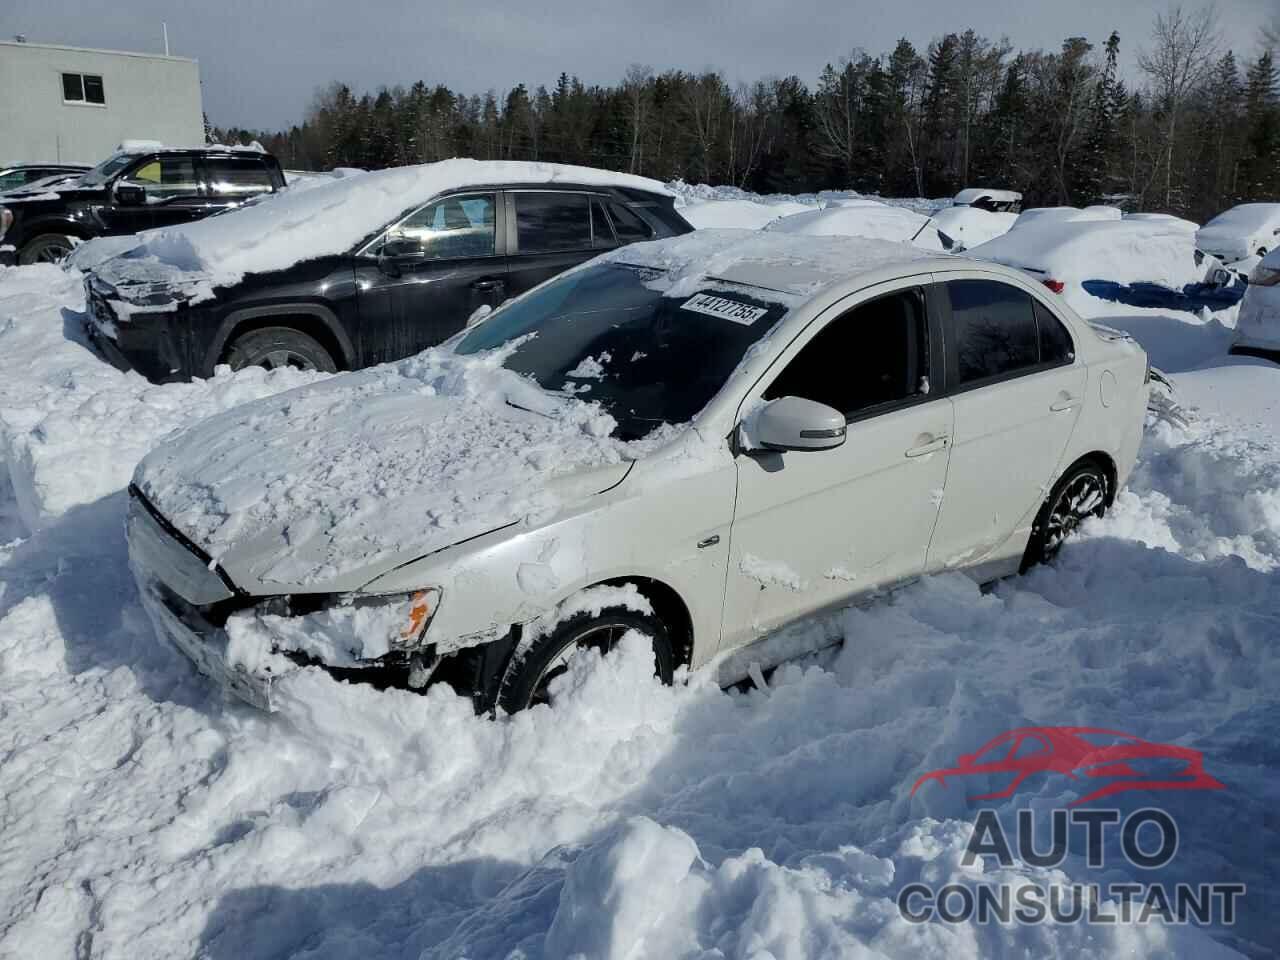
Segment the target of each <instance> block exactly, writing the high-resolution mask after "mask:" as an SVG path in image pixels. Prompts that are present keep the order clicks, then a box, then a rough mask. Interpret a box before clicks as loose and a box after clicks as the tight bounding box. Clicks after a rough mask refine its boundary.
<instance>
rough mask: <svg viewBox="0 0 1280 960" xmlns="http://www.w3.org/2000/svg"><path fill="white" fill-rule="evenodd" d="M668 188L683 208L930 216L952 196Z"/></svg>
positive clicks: (693, 186)
mask: <svg viewBox="0 0 1280 960" xmlns="http://www.w3.org/2000/svg"><path fill="white" fill-rule="evenodd" d="M667 189H668V190H670V191H671V192H672V193H674V194H675V196H676V205H677V206H679V207H681V208H683V207H685V206H687V205H691V204H694V203H699V202H701V201H704V200H750V201H751V202H753V203H759V204H763V205H770V206H772V205H777V204H787V203H799V204H802V205H804V206H806V207H815V208H820V207H825V206H837V205H839V204H842V203H849V202H853V203H872V204H879V205H881V206H890V207H902V208H905V209H907V210H914V211H915V212H916V213H919V214H923V215H924V216H926V217H927V216H930V215H932V214H933V213H935V212H936V211H938V210H941V209H943V208H944V207H949V206H951V198H950V197H939V198H936V199H929V198H926V197H880V196H867V195H865V194H861V193H858V192H857V191H856V190H821V191H819V192H818V193H797V194H789V193H768V194H761V193H752V192H750V191H749V190H743V189H741V188H740V187H731V186H725V185H717V186H710V185H708V184H705V183H698V184H691V183H685V182H684V181H683V180H672V181H671V182H669V183H668V184H667Z"/></svg>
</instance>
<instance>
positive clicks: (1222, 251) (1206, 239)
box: [1196, 203, 1280, 264]
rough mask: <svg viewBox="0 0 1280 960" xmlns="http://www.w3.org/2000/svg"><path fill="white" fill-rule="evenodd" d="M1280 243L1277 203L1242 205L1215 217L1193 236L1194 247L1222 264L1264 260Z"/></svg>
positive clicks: (1279, 215) (1278, 204)
mask: <svg viewBox="0 0 1280 960" xmlns="http://www.w3.org/2000/svg"><path fill="white" fill-rule="evenodd" d="M1278 244H1280V203H1242V204H1240V205H1239V206H1236V207H1232V208H1231V209H1230V210H1227V211H1224V212H1223V213H1220V214H1218V215H1217V216H1216V217H1214V218H1213V219H1212V220H1210V221H1209V222H1208V223H1206V224H1205V225H1204V226H1203V227H1201V228H1200V230H1199V232H1198V233H1197V234H1196V246H1197V247H1199V248H1200V249H1201V250H1203V251H1204V252H1205V253H1211V254H1213V255H1214V256H1215V257H1217V258H1218V259H1219V260H1221V261H1222V262H1223V263H1227V264H1232V263H1235V262H1236V261H1238V260H1243V259H1245V258H1246V257H1252V256H1259V257H1265V256H1266V255H1267V254H1268V253H1269V252H1270V251H1272V250H1274V249H1276V246H1277V245H1278Z"/></svg>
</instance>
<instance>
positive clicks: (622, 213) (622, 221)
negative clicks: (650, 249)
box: [609, 200, 653, 243]
mask: <svg viewBox="0 0 1280 960" xmlns="http://www.w3.org/2000/svg"><path fill="white" fill-rule="evenodd" d="M609 215H610V216H611V217H613V229H614V232H615V233H617V235H618V242H619V243H637V242H639V241H641V240H652V239H653V227H651V226H649V224H647V223H645V222H644V221H643V220H642V219H640V217H639V215H638V214H636V213H635V212H634V211H633V210H630V209H628V208H627V207H626V206H624V205H623V204H621V203H618V202H617V201H616V200H614V201H610V202H609Z"/></svg>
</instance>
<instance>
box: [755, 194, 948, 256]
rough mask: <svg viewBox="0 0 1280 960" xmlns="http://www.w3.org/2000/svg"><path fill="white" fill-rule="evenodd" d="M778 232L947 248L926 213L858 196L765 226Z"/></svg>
mask: <svg viewBox="0 0 1280 960" xmlns="http://www.w3.org/2000/svg"><path fill="white" fill-rule="evenodd" d="M765 229H766V230H769V231H773V232H777V233H790V234H795V235H799V236H806V237H865V238H867V239H874V240H895V241H897V242H899V243H910V244H912V245H914V246H917V247H920V248H921V249H923V250H936V251H939V252H941V251H942V250H943V249H944V244H943V242H942V239H941V238H940V237H939V236H938V231H937V228H936V227H935V226H934V224H933V221H932V220H931V219H930V218H929V217H926V216H924V215H923V214H919V213H916V212H915V211H914V210H908V209H906V208H905V207H893V206H890V205H889V204H887V203H878V202H876V201H868V200H858V201H855V202H853V203H838V204H835V205H831V206H827V207H823V208H822V209H820V210H806V211H805V212H803V213H793V214H791V216H789V217H783V218H782V219H781V220H775V221H773V223H771V224H769V225H768V226H767V227H765Z"/></svg>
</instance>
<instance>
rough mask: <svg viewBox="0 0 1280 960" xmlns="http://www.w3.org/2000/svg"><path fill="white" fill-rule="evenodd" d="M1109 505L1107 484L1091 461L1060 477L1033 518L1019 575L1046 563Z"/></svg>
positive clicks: (1105, 473)
mask: <svg viewBox="0 0 1280 960" xmlns="http://www.w3.org/2000/svg"><path fill="white" fill-rule="evenodd" d="M1110 503H1111V480H1110V478H1109V477H1108V476H1107V472H1106V471H1105V470H1104V469H1102V467H1101V466H1099V465H1098V464H1097V463H1095V462H1093V461H1092V460H1083V461H1081V462H1080V463H1077V464H1076V465H1075V466H1073V467H1072V468H1071V469H1070V470H1068V471H1067V472H1066V473H1064V474H1063V475H1062V478H1061V479H1060V480H1058V482H1057V483H1055V484H1054V485H1053V489H1052V490H1051V491H1050V492H1049V496H1048V498H1047V499H1046V500H1045V502H1044V504H1043V505H1042V506H1041V507H1040V512H1039V513H1037V514H1036V521H1035V524H1034V525H1033V526H1032V527H1031V539H1030V540H1028V541H1027V550H1026V553H1024V554H1023V556H1022V567H1021V572H1022V573H1026V572H1027V571H1028V570H1030V569H1031V568H1032V567H1034V566H1035V565H1036V564H1038V563H1049V562H1050V561H1051V560H1053V558H1054V557H1056V556H1057V555H1058V551H1059V550H1061V549H1062V544H1063V541H1065V540H1066V539H1067V538H1068V537H1069V536H1071V535H1072V534H1073V533H1075V531H1076V528H1077V527H1079V526H1080V524H1081V523H1083V522H1084V521H1085V520H1086V519H1088V518H1089V517H1101V516H1102V515H1103V514H1104V513H1106V512H1107V507H1108V506H1109V505H1110Z"/></svg>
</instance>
